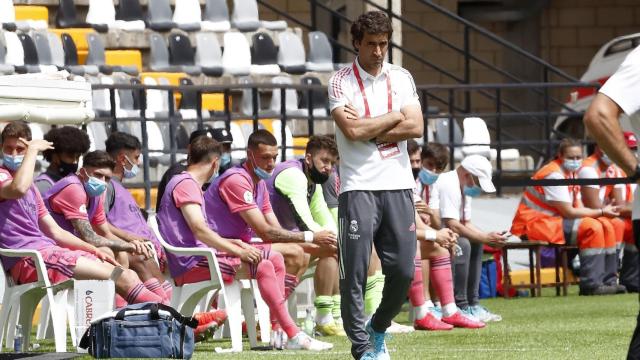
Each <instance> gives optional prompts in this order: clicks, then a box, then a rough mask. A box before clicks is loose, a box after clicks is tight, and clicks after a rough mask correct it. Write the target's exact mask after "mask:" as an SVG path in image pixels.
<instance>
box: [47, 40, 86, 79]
mask: <svg viewBox="0 0 640 360" xmlns="http://www.w3.org/2000/svg"><path fill="white" fill-rule="evenodd" d="M38 35H41V37H40V38H39V37H38ZM45 35H46V38H47V42H48V45H49V50H50V52H51V64H52V65H55V66H57V67H58V69H62V68H64V69H66V70H67V71H69V72H70V73H72V74H74V75H79V76H84V67H82V66H78V65H68V66H67V65H65V56H64V49H63V47H62V41H61V40H60V37H59V36H58V35H56V34H54V33H50V32H46V33H45V32H41V33H36V40H35V41H36V50H38V54H39V52H40V51H46V45H45V44H44V36H45ZM41 49H42V50H41ZM45 58H46V55H45Z"/></svg>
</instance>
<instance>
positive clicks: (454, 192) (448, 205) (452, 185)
mask: <svg viewBox="0 0 640 360" xmlns="http://www.w3.org/2000/svg"><path fill="white" fill-rule="evenodd" d="M433 190H434V191H433V192H436V191H437V195H436V196H437V197H438V200H437V201H438V202H439V206H440V217H441V218H443V219H455V220H461V219H462V218H464V219H465V220H466V221H471V197H469V196H465V200H464V209H463V208H462V191H461V190H460V179H458V172H457V171H456V170H452V171H449V172H446V173H443V174H440V176H439V177H438V181H436V183H435V184H433ZM430 197H431V198H433V193H432V194H431V195H430ZM429 207H431V208H433V207H432V203H431V200H430V201H429ZM463 212H464V213H463ZM463 215H464V216H463Z"/></svg>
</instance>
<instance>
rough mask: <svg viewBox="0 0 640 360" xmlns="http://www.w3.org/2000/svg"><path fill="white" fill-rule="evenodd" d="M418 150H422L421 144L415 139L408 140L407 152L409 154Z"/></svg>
mask: <svg viewBox="0 0 640 360" xmlns="http://www.w3.org/2000/svg"><path fill="white" fill-rule="evenodd" d="M418 151H420V144H418V142H417V141H415V140H413V139H409V140H407V153H408V154H409V156H411V154H414V153H416V152H418Z"/></svg>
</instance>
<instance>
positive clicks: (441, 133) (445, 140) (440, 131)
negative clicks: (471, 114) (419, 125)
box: [435, 118, 464, 160]
mask: <svg viewBox="0 0 640 360" xmlns="http://www.w3.org/2000/svg"><path fill="white" fill-rule="evenodd" d="M451 120H452V121H453V143H456V144H462V130H460V125H458V122H457V121H456V120H455V119H451ZM435 123H436V134H435V138H436V142H439V143H440V144H443V145H449V144H451V141H450V140H449V131H450V130H449V129H450V127H449V126H450V125H449V123H450V120H449V119H447V118H437V119H435ZM453 157H454V159H455V160H462V159H463V158H464V155H463V154H462V150H461V149H460V147H455V148H454V151H453Z"/></svg>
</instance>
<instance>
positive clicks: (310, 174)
mask: <svg viewBox="0 0 640 360" xmlns="http://www.w3.org/2000/svg"><path fill="white" fill-rule="evenodd" d="M337 157H338V147H337V146H336V143H335V141H334V140H333V139H331V138H330V137H328V136H312V137H311V138H309V142H308V143H307V148H306V151H305V157H304V159H300V160H295V159H294V160H289V161H285V162H282V163H279V164H278V165H276V167H275V169H274V171H273V175H271V177H270V178H269V179H267V180H266V183H267V189H268V190H269V198H270V201H271V204H272V206H273V213H274V214H275V215H276V217H277V218H278V222H279V223H280V225H282V227H283V228H284V229H286V230H290V231H301V230H303V231H309V230H310V231H321V230H323V229H324V230H331V231H333V232H334V233H337V232H338V229H337V226H336V223H335V221H334V220H333V216H332V215H331V212H330V211H329V208H328V207H327V203H326V202H325V200H324V195H323V193H322V186H321V185H322V184H323V183H325V182H326V181H327V180H328V178H329V175H330V174H331V172H332V170H333V164H334V163H335V162H336V159H337ZM318 250H319V248H313V247H310V248H309V252H310V253H311V254H312V257H314V258H318V259H319V260H318V263H317V265H316V270H315V275H314V279H313V280H314V281H313V285H314V287H315V294H316V299H315V301H314V305H315V307H316V327H315V332H316V334H319V335H322V336H331V335H339V336H346V334H345V333H344V331H343V330H342V328H341V327H338V326H337V325H336V323H335V321H334V320H333V315H332V308H333V305H334V304H333V302H334V296H340V293H339V288H338V259H337V254H336V252H335V251H328V252H325V253H321V252H319V251H318Z"/></svg>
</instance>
